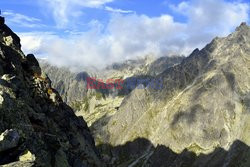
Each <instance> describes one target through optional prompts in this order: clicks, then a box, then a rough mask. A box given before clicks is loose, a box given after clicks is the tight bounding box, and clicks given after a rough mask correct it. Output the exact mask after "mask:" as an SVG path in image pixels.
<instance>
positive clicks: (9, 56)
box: [0, 17, 103, 167]
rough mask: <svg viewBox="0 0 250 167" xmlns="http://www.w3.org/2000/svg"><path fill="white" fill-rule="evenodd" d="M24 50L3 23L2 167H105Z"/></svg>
mask: <svg viewBox="0 0 250 167" xmlns="http://www.w3.org/2000/svg"><path fill="white" fill-rule="evenodd" d="M20 48H21V44H20V38H19V37H18V36H17V35H16V34H15V33H14V32H13V31H12V30H11V29H10V28H9V27H8V26H7V25H5V24H4V18H3V17H0V165H6V166H25V167H28V166H34V165H35V166H46V167H47V166H48V167H50V166H51V167H52V166H58V167H59V166H60V167H64V166H65V167H67V166H76V167H78V166H95V167H96V166H103V165H102V162H101V160H100V157H99V154H98V152H97V151H96V148H95V143H94V140H93V138H92V136H91V134H90V131H89V129H88V127H87V125H86V122H85V121H84V120H83V118H82V117H77V116H75V114H74V112H73V110H72V109H71V108H70V107H69V106H67V105H66V104H65V103H64V102H63V101H62V100H61V97H60V95H59V94H58V93H57V91H56V90H55V89H53V88H52V87H51V82H50V79H49V78H48V77H47V75H46V74H44V73H43V72H42V71H41V68H40V67H39V63H38V61H37V60H36V58H35V56H34V55H32V54H29V55H27V56H25V55H24V54H23V52H22V51H21V49H20Z"/></svg>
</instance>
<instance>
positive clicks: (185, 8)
mask: <svg viewBox="0 0 250 167" xmlns="http://www.w3.org/2000/svg"><path fill="white" fill-rule="evenodd" d="M111 1H112V0H96V1H88V0H85V1H80V0H74V1H71V3H72V2H73V4H71V5H69V1H68V0H63V1H60V2H59V0H58V2H57V0H53V1H50V2H49V1H48V3H50V5H51V8H52V7H53V6H54V5H55V4H57V6H58V5H59V6H61V8H60V10H58V9H51V10H52V12H54V15H53V16H54V17H55V20H56V22H61V23H60V24H62V25H64V24H68V22H69V21H70V20H69V17H72V16H71V15H72V14H73V13H71V12H72V10H73V9H74V8H75V7H74V5H82V6H86V7H104V5H105V4H106V3H108V2H111ZM68 5H69V6H68ZM170 8H171V9H172V11H173V13H177V14H179V15H182V16H183V17H185V18H186V21H183V22H180V21H176V20H175V17H174V16H173V15H170V14H167V13H165V14H162V15H160V16H154V17H152V16H148V15H145V14H137V13H135V12H124V13H126V14H124V13H123V12H112V13H111V14H110V19H109V20H108V22H107V24H103V23H101V22H100V21H98V20H92V21H91V22H90V23H88V24H86V26H87V27H89V29H88V30H87V31H79V32H70V33H68V34H67V35H63V36H61V35H58V34H57V33H53V32H47V33H44V32H33V33H21V34H20V35H21V39H22V45H23V49H24V51H25V52H26V53H29V52H34V53H36V54H37V55H40V56H43V57H48V60H49V61H51V62H52V63H54V64H56V65H59V66H69V67H74V68H77V69H81V68H84V67H86V66H92V65H93V66H96V67H104V66H105V65H107V64H110V63H112V62H117V61H123V60H125V59H133V58H136V57H138V56H145V55H148V54H153V55H156V56H163V55H172V54H184V55H188V54H189V53H190V52H191V51H192V50H193V49H195V48H197V47H198V48H201V47H203V46H204V45H205V44H206V43H208V42H210V41H211V40H212V39H213V38H214V37H215V36H225V35H227V34H229V33H230V32H232V31H233V30H234V28H235V27H236V26H238V25H239V24H240V23H241V22H243V21H245V22H248V21H249V4H248V3H243V2H240V1H236V2H229V1H226V0H191V1H183V2H181V3H179V4H177V5H170ZM106 9H107V7H106ZM109 9H112V8H109ZM104 10H105V9H104ZM75 11H78V10H75ZM120 11H123V10H120ZM124 11H125V10H124ZM75 17H76V16H75ZM60 24H59V25H60Z"/></svg>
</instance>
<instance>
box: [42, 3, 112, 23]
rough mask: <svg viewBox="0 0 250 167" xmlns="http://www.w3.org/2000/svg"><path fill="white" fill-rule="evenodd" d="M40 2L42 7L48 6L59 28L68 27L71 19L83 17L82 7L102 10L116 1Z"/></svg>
mask: <svg viewBox="0 0 250 167" xmlns="http://www.w3.org/2000/svg"><path fill="white" fill-rule="evenodd" d="M45 1H46V4H44V0H40V3H41V5H42V6H44V5H48V7H49V8H50V9H51V11H52V13H53V17H54V20H55V21H56V24H57V26H58V27H59V28H63V27H65V26H67V24H68V23H69V21H70V19H72V18H75V17H76V16H78V17H79V16H81V15H82V14H83V13H82V11H81V7H88V8H100V7H102V6H103V5H105V4H107V3H109V2H112V1H114V0H45Z"/></svg>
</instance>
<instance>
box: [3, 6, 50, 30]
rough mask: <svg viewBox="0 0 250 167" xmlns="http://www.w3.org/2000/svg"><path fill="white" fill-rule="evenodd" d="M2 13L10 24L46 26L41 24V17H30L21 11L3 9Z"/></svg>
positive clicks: (30, 26)
mask: <svg viewBox="0 0 250 167" xmlns="http://www.w3.org/2000/svg"><path fill="white" fill-rule="evenodd" d="M2 15H3V16H4V17H6V18H7V19H6V20H7V24H9V25H15V26H19V27H28V28H34V27H43V26H45V25H43V24H41V20H40V19H37V18H34V17H29V16H26V15H23V14H20V13H15V12H13V11H11V10H6V11H3V12H2Z"/></svg>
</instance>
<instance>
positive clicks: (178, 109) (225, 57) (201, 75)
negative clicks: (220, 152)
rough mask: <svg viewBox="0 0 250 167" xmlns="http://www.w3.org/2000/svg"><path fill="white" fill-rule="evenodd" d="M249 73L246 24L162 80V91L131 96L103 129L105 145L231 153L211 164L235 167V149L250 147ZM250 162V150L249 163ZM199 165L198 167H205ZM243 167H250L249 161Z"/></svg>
mask: <svg viewBox="0 0 250 167" xmlns="http://www.w3.org/2000/svg"><path fill="white" fill-rule="evenodd" d="M249 73H250V27H249V26H247V25H246V24H245V23H242V24H241V26H239V27H238V28H237V29H236V31H235V32H234V33H232V34H230V35H229V36H228V37H225V38H215V39H214V40H213V41H212V42H211V43H210V44H208V45H207V46H206V47H204V48H203V49H202V50H198V49H196V50H194V51H193V53H192V54H191V55H190V56H189V57H187V58H186V59H184V60H183V61H182V63H181V64H179V65H176V66H174V67H171V68H168V69H167V70H165V71H164V72H163V73H161V74H159V75H157V76H156V78H162V79H163V88H162V89H161V90H152V89H150V87H145V89H135V90H133V91H132V92H131V93H130V94H129V95H128V96H126V97H125V99H124V100H123V102H122V104H121V106H120V107H119V110H118V111H117V112H116V114H114V115H113V116H112V117H111V118H110V119H109V121H108V124H107V125H106V126H104V127H102V134H103V143H106V144H110V145H112V146H117V147H119V146H121V145H125V144H126V143H128V142H132V141H134V140H136V139H138V138H144V139H147V140H149V141H150V142H152V145H153V146H155V147H157V146H161V145H162V146H164V147H168V148H169V149H170V150H172V151H174V152H175V153H181V152H183V150H187V151H190V152H193V153H194V154H195V155H197V156H199V155H201V154H209V153H214V151H215V150H216V148H219V147H220V148H222V149H225V150H229V149H230V152H229V153H228V155H227V156H225V157H223V158H222V157H221V158H219V157H217V156H214V155H215V154H212V155H211V157H209V158H210V161H212V160H213V159H214V160H215V159H216V162H217V163H215V164H211V165H210V166H218V164H220V165H219V166H230V165H228V164H230V163H231V162H232V161H235V164H234V165H236V162H237V160H244V159H241V156H239V155H237V154H236V155H234V156H233V153H234V152H236V150H237V148H236V147H232V144H233V143H234V142H235V141H237V140H239V141H241V142H243V143H245V144H246V145H250V108H249V103H250V101H249V96H250V75H249ZM151 148H152V147H149V148H148V149H146V151H145V152H144V154H143V155H144V157H146V158H145V159H143V160H144V161H143V164H147V162H148V160H149V159H150V157H151V155H153V153H154V150H153V151H152V150H151ZM149 150H151V151H149ZM230 155H232V156H231V157H230ZM138 158H139V159H140V157H138ZM162 158H163V159H164V157H162ZM165 158H167V157H165ZM207 158H208V157H207ZM249 158H250V155H249V149H248V151H246V152H245V159H249ZM118 159H119V158H118ZM130 160H131V159H129V158H128V159H127V161H128V162H129V161H130ZM140 160H142V159H140ZM123 161H126V158H125V160H124V159H123ZM139 162H140V163H141V161H139V160H138V159H137V160H135V161H134V162H133V163H132V162H131V164H133V165H132V166H136V165H139V164H140V163H139ZM193 162H195V160H194V161H193ZM155 163H156V162H155ZM197 163H198V164H196V165H194V166H203V165H201V164H202V162H197ZM160 165H163V166H164V164H160ZM171 165H172V166H176V164H175V163H173V164H170V165H169V166H171ZM241 165H242V166H249V161H247V160H246V161H245V162H242V163H241ZM139 166H143V165H139ZM177 166H178V165H177ZM180 166H181V165H180ZM190 166H192V165H190Z"/></svg>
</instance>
